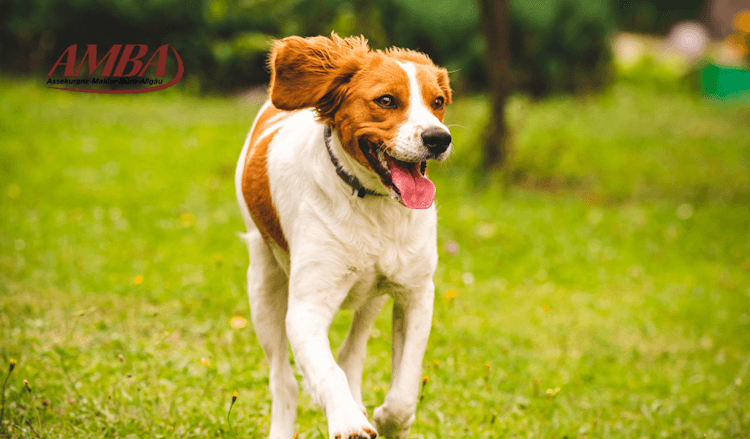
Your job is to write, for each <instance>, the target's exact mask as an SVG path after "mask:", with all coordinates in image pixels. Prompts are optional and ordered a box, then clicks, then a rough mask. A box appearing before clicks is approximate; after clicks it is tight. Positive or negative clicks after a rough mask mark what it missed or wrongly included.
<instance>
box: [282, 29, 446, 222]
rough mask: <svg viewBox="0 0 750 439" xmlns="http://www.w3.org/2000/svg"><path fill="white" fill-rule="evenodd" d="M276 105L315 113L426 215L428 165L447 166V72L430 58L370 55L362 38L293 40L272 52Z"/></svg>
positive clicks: (430, 194)
mask: <svg viewBox="0 0 750 439" xmlns="http://www.w3.org/2000/svg"><path fill="white" fill-rule="evenodd" d="M270 67H271V72H272V76H271V100H272V102H273V105H274V106H276V107H277V108H280V109H282V110H296V109H300V108H309V107H314V108H315V109H316V110H317V113H318V118H319V120H321V121H322V122H324V123H326V124H328V125H330V126H332V127H333V128H335V129H336V131H337V132H338V134H339V137H340V139H341V143H342V146H343V148H344V150H345V152H346V153H347V154H349V155H350V156H351V157H352V158H353V159H354V160H356V161H357V162H358V163H359V164H361V165H362V166H364V167H365V169H367V170H369V171H370V172H373V173H375V174H377V176H378V177H379V178H380V181H381V182H382V184H383V185H384V186H385V188H386V189H387V190H389V191H390V192H391V194H395V195H398V196H399V198H400V200H401V202H402V203H403V204H404V205H405V206H407V207H409V208H412V209H426V208H428V207H430V206H431V205H432V202H433V200H434V198H435V185H434V184H432V182H431V181H430V180H429V179H428V178H427V177H426V176H425V170H426V162H427V161H428V160H438V161H442V160H445V159H446V158H447V157H448V155H449V154H450V149H451V136H450V131H449V130H448V128H447V127H446V126H445V125H443V114H444V111H445V106H446V105H448V104H450V102H451V89H450V86H449V84H448V72H447V71H446V70H445V69H443V68H439V67H436V66H435V65H434V64H433V63H432V61H431V60H430V58H428V57H427V56H426V55H424V54H422V53H419V52H414V51H411V50H404V49H395V48H394V49H389V50H386V51H379V50H378V51H372V50H370V49H369V48H368V47H367V41H366V40H365V39H364V38H361V37H360V38H356V37H351V38H346V39H342V38H339V37H338V36H336V35H335V34H332V35H331V38H330V39H329V38H326V37H313V38H300V37H289V38H285V39H283V40H279V41H276V42H275V43H274V46H273V50H272V52H271V59H270Z"/></svg>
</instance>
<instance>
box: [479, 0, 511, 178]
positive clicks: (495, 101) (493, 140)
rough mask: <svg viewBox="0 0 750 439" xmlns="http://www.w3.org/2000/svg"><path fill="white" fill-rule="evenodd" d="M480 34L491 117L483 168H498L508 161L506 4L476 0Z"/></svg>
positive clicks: (507, 19) (509, 82)
mask: <svg viewBox="0 0 750 439" xmlns="http://www.w3.org/2000/svg"><path fill="white" fill-rule="evenodd" d="M479 3H480V4H481V14H482V16H481V22H482V32H483V34H484V39H485V41H486V44H487V69H488V70H487V74H488V76H489V80H490V98H491V104H492V110H491V111H492V116H491V118H490V124H489V126H488V127H487V134H486V136H485V142H484V166H485V168H486V169H487V170H492V169H494V168H497V167H500V166H502V165H503V164H505V162H506V160H507V159H508V154H509V152H510V151H509V150H510V145H509V142H508V129H507V127H506V124H505V101H506V98H507V96H508V93H509V91H510V88H511V85H512V84H511V78H510V9H509V8H508V0H479Z"/></svg>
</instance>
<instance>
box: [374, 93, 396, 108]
mask: <svg viewBox="0 0 750 439" xmlns="http://www.w3.org/2000/svg"><path fill="white" fill-rule="evenodd" d="M375 103H376V104H378V105H380V106H381V107H383V108H396V98H394V97H393V96H391V95H384V96H381V97H379V98H377V99H375Z"/></svg>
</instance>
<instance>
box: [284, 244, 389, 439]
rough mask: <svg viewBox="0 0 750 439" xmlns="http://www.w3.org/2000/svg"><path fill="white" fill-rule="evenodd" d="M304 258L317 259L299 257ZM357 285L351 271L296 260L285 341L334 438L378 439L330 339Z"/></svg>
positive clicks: (290, 285)
mask: <svg viewBox="0 0 750 439" xmlns="http://www.w3.org/2000/svg"><path fill="white" fill-rule="evenodd" d="M319 254H320V253H318V255H319ZM303 259H304V260H306V261H309V260H315V258H298V260H303ZM355 281H356V279H355V278H354V276H353V275H352V273H351V272H348V271H347V270H345V269H344V270H338V267H330V266H327V264H321V263H320V262H319V261H318V262H315V263H305V262H302V263H301V264H295V263H294V261H293V262H292V272H291V275H290V280H289V309H288V311H287V315H286V330H287V337H288V338H289V344H290V345H291V347H292V352H293V353H294V358H295V361H296V363H297V365H298V366H299V368H300V370H301V372H302V376H303V379H304V382H305V385H306V388H307V390H308V391H309V392H310V394H311V395H312V397H313V399H314V400H315V401H317V402H318V404H320V406H321V407H322V408H323V410H324V411H325V413H326V417H327V418H328V434H329V437H330V439H334V438H337V439H348V438H350V437H354V438H368V439H369V438H375V437H377V432H376V430H375V428H373V426H372V425H371V424H370V423H369V421H368V420H367V418H366V417H365V415H364V414H363V413H362V412H361V411H360V409H359V406H358V404H357V403H356V402H355V400H354V398H353V397H352V393H351V391H350V390H349V384H348V382H347V379H346V374H345V373H344V371H343V370H342V369H341V368H340V367H339V366H338V364H336V361H335V360H334V358H333V354H332V353H331V345H330V343H329V341H328V329H329V327H330V325H331V321H332V320H333V317H334V315H335V314H336V311H337V310H338V309H339V307H340V306H341V303H342V302H343V301H344V299H345V298H346V296H347V294H348V293H349V290H350V289H351V287H352V286H353V284H354V282H355Z"/></svg>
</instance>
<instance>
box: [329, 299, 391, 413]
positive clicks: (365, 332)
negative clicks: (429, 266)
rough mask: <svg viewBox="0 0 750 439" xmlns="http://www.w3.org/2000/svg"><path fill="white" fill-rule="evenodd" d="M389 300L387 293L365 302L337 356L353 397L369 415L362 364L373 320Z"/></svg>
mask: <svg viewBox="0 0 750 439" xmlns="http://www.w3.org/2000/svg"><path fill="white" fill-rule="evenodd" d="M387 300H388V296H386V295H382V296H378V297H374V298H372V299H370V300H368V301H367V302H365V303H364V304H363V305H362V306H361V307H360V308H359V309H358V310H357V311H356V312H355V313H354V318H353V319H352V327H351V328H350V329H349V334H348V335H347V336H346V340H344V344H342V345H341V348H339V354H338V356H337V358H336V362H337V363H338V364H339V366H340V367H341V369H343V370H344V373H345V374H346V380H347V381H348V383H349V389H350V390H351V392H352V397H353V398H354V401H356V402H357V404H358V405H359V408H360V410H362V412H363V413H364V414H365V416H367V409H365V405H364V404H363V403H362V366H363V364H364V361H365V355H366V353H367V352H366V351H367V339H368V337H369V336H370V327H371V326H372V322H373V321H374V320H375V318H376V317H377V316H378V314H379V313H380V310H381V309H382V308H383V305H384V304H385V302H386V301H387Z"/></svg>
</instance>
